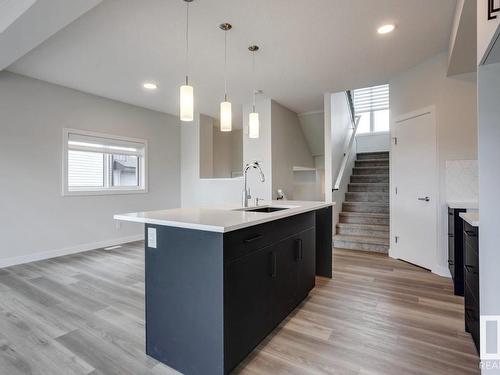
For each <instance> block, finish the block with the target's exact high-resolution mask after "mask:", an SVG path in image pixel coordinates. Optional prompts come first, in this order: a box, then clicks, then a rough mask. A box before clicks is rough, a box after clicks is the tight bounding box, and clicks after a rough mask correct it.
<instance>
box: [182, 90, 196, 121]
mask: <svg viewBox="0 0 500 375" xmlns="http://www.w3.org/2000/svg"><path fill="white" fill-rule="evenodd" d="M193 103H194V96H193V86H188V85H183V86H181V121H193V107H194V105H193Z"/></svg>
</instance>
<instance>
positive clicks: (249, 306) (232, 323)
mask: <svg viewBox="0 0 500 375" xmlns="http://www.w3.org/2000/svg"><path fill="white" fill-rule="evenodd" d="M272 249H273V247H272V246H267V247H264V248H262V249H260V250H256V251H253V252H251V253H249V254H247V255H245V256H243V257H241V258H238V259H236V260H233V261H230V262H229V263H227V264H226V266H225V272H226V274H225V283H224V285H225V296H224V298H225V302H224V305H225V312H224V315H225V317H224V320H225V338H226V339H225V361H224V362H225V365H224V368H225V373H228V372H229V371H230V370H232V369H233V368H234V367H235V366H236V365H237V364H238V363H239V362H240V361H241V360H243V358H245V356H246V355H247V354H248V353H249V352H250V351H251V350H252V349H253V348H254V347H255V346H257V344H258V343H259V342H260V341H261V340H262V339H263V338H264V337H265V336H266V335H267V334H268V333H269V331H270V330H272V328H273V326H272V321H271V314H272V311H271V306H272V302H271V292H272V281H273V275H274V274H275V272H276V263H275V261H276V258H275V257H274V252H273V251H272Z"/></svg>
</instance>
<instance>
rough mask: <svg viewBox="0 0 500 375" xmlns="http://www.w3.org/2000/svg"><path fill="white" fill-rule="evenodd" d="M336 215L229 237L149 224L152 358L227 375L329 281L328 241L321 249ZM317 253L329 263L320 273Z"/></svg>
mask: <svg viewBox="0 0 500 375" xmlns="http://www.w3.org/2000/svg"><path fill="white" fill-rule="evenodd" d="M331 212H332V209H331V207H328V208H326V209H323V210H318V211H311V212H306V213H302V214H298V215H295V216H290V217H286V218H282V219H278V220H275V221H270V222H267V223H264V224H258V225H254V226H251V227H247V228H243V229H240V230H235V231H231V232H227V233H218V232H208V231H201V230H193V229H184V228H174V227H168V226H158V225H151V224H147V225H146V235H147V234H148V228H155V229H156V236H157V238H156V243H157V246H156V248H154V249H153V248H148V247H146V352H147V354H148V355H150V356H152V357H154V358H156V359H157V360H159V361H161V362H163V363H165V364H166V365H168V366H170V367H172V368H174V369H176V370H178V371H180V372H182V373H183V374H186V375H202V374H203V375H223V374H227V373H229V372H230V371H231V370H232V369H234V368H235V367H236V366H237V365H238V364H239V363H240V362H241V361H242V360H243V359H244V358H245V357H246V356H247V355H248V354H249V353H250V352H251V351H252V350H253V349H254V348H255V347H256V346H257V345H258V344H259V342H260V341H262V340H263V339H264V338H265V337H266V336H267V335H268V334H269V333H270V332H271V331H272V330H273V329H274V328H275V327H276V326H277V325H278V324H279V323H280V322H281V321H282V320H283V319H285V318H286V317H287V316H288V314H290V312H291V311H292V310H293V309H294V308H295V307H296V306H297V305H298V304H299V303H300V302H301V301H302V300H303V299H304V298H306V297H307V295H308V293H309V291H310V290H311V289H312V288H313V287H314V284H315V275H316V273H318V274H321V273H322V272H325V271H324V270H326V269H328V268H329V270H328V271H326V273H327V274H326V275H324V276H329V275H331V236H330V237H329V238H330V241H328V240H327V241H326V243H324V242H323V241H322V242H321V243H317V239H320V238H321V239H322V238H325V237H326V236H328V233H326V234H325V233H324V232H323V231H324V230H327V231H328V230H329V231H330V233H331V217H332V215H331ZM317 218H318V220H317ZM324 218H327V221H328V219H329V222H327V223H324V222H323V220H324ZM325 228H328V229H325ZM147 242H148V241H146V243H147ZM327 253H329V254H330V255H328V254H327ZM317 254H319V255H318V257H320V258H322V259H326V261H329V262H330V263H329V265H327V266H325V265H323V264H321V268H322V270H323V271H321V270H318V271H317V268H318V266H317V264H316V260H317V259H316V258H317Z"/></svg>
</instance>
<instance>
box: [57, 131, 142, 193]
mask: <svg viewBox="0 0 500 375" xmlns="http://www.w3.org/2000/svg"><path fill="white" fill-rule="evenodd" d="M70 134H77V135H82V136H88V137H96V138H107V139H111V140H116V141H125V142H133V143H140V144H141V145H143V146H144V153H143V156H142V157H139V162H138V163H137V173H138V175H139V176H138V179H139V182H140V184H139V186H110V187H84V188H82V189H70V188H69V186H68V151H69V147H68V141H69V135H70ZM104 154H105V155H106V154H107V155H120V153H119V152H117V153H116V154H110V153H106V152H105V153H104ZM108 159H109V158H108V157H105V162H106V160H108ZM105 170H106V168H105ZM61 175H62V191H61V193H62V196H63V197H67V196H92V195H122V194H145V193H148V175H149V173H148V141H147V140H145V139H139V138H130V137H123V136H119V135H113V134H105V133H98V132H93V131H89V130H81V129H71V128H63V130H62V173H61ZM108 179H109V176H107V174H106V173H105V175H104V181H105V183H104V184H105V185H106V181H107V180H108Z"/></svg>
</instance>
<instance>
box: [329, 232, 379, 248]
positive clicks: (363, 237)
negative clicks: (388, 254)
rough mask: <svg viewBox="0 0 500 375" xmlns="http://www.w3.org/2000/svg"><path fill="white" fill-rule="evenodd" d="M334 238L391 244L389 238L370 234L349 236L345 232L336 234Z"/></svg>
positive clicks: (375, 243)
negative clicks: (370, 235)
mask: <svg viewBox="0 0 500 375" xmlns="http://www.w3.org/2000/svg"><path fill="white" fill-rule="evenodd" d="M333 240H334V241H335V240H337V241H343V242H355V243H365V244H371V245H387V246H388V245H389V238H379V237H369V236H347V235H343V234H336V235H335V236H334V237H333Z"/></svg>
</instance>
